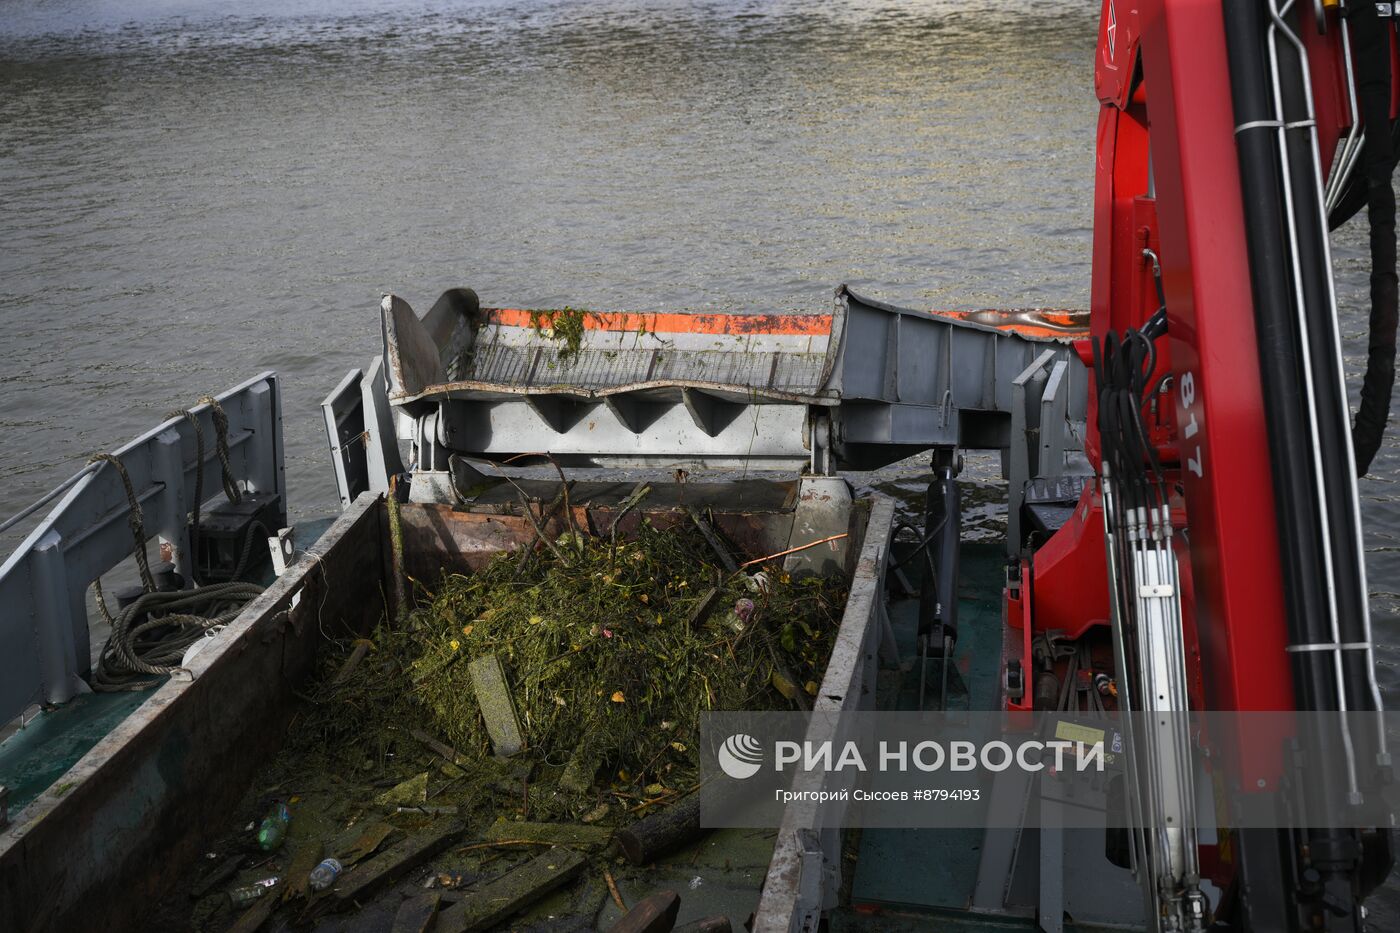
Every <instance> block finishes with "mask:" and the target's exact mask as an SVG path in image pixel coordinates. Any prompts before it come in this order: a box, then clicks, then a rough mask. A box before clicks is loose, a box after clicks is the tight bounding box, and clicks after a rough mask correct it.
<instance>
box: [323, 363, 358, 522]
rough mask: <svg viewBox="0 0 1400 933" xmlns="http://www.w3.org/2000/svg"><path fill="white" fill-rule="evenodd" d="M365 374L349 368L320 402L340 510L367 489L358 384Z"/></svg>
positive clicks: (348, 505) (347, 506)
mask: <svg viewBox="0 0 1400 933" xmlns="http://www.w3.org/2000/svg"><path fill="white" fill-rule="evenodd" d="M363 378H364V374H363V373H361V372H360V371H359V370H358V369H352V370H350V372H348V373H346V374H345V378H344V379H342V380H340V384H339V385H337V386H336V387H335V388H334V389H332V390H331V394H330V395H327V396H326V398H325V400H324V401H322V402H321V415H322V417H324V418H325V422H326V439H327V440H328V441H329V442H330V451H331V468H332V469H333V470H334V471H335V488H336V492H337V493H339V495H340V507H341V508H342V509H346V508H349V507H350V503H352V502H354V501H355V497H356V496H358V495H359V494H360V493H362V492H366V491H368V490H369V464H368V457H367V454H366V453H365V448H366V445H367V443H368V441H369V437H368V433H367V431H366V428H365V412H364V393H363V391H362V390H361V388H360V383H361V381H362V379H363Z"/></svg>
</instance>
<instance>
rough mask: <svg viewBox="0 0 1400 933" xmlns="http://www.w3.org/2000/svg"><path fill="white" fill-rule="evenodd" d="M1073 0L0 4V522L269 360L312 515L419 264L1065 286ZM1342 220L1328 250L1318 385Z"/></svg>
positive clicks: (716, 294)
mask: <svg viewBox="0 0 1400 933" xmlns="http://www.w3.org/2000/svg"><path fill="white" fill-rule="evenodd" d="M289 8H294V9H295V12H292V13H288V12H286V10H287V9H289ZM1097 15H1098V4H1097V2H1095V0H1072V2H1066V0H1062V2H1055V3H1039V4H1026V3H1014V4H1013V3H1004V2H998V0H967V2H954V0H907V2H901V3H894V2H890V0H834V2H818V0H768V2H737V0H712V2H707V3H705V2H690V3H687V2H679V0H674V2H672V0H578V2H544V0H538V2H536V0H503V2H493V0H456V2H453V0H408V2H395V0H343V2H330V0H307V2H302V3H298V4H285V3H280V2H273V0H245V2H242V3H238V4H229V3H226V2H214V0H132V2H128V3H123V4H111V3H105V2H102V0H0V349H3V351H4V353H3V362H0V475H3V476H4V477H6V481H5V483H4V485H3V486H0V516H5V515H8V514H10V513H12V512H14V511H16V510H18V509H19V508H21V507H23V506H24V505H26V504H28V503H29V502H30V501H32V500H33V499H34V498H36V497H37V496H38V495H40V494H41V493H42V492H44V491H45V490H46V489H47V488H49V487H50V486H52V485H53V484H54V483H56V482H58V481H59V480H61V479H63V478H65V477H67V476H68V475H69V474H71V473H72V472H73V471H74V470H76V469H77V468H78V467H80V466H81V465H82V463H83V461H84V460H85V459H86V458H87V457H88V455H90V454H91V453H92V452H94V451H97V450H103V449H110V448H111V447H113V446H115V445H117V444H118V443H120V442H122V441H124V440H126V439H127V438H129V437H131V436H132V435H135V434H136V433H138V432H140V431H143V430H145V429H146V428H148V427H149V426H151V425H152V424H154V423H156V422H157V421H159V420H160V419H161V418H162V416H163V414H164V413H165V412H166V411H168V410H169V409H171V408H172V407H177V406H183V405H188V404H190V403H192V402H194V401H195V400H196V399H197V398H198V397H199V396H200V395H202V394H205V393H206V392H210V391H215V390H218V389H221V388H224V387H227V386H229V385H232V384H233V383H235V382H238V381H240V380H242V379H243V378H244V377H246V376H248V375H251V374H253V373H255V372H258V371H260V370H263V369H276V370H278V371H279V372H280V373H281V374H282V377H283V379H284V383H283V384H284V387H285V401H284V406H285V407H284V417H285V424H286V437H287V461H288V475H289V482H290V485H291V496H292V504H293V511H294V512H295V513H296V514H299V515H313V514H319V513H326V512H329V511H332V510H333V509H334V507H335V495H334V490H333V487H332V484H331V481H330V470H329V463H328V455H327V453H326V450H325V438H324V434H323V429H322V427H321V416H320V412H319V408H318V404H319V402H320V400H321V398H322V397H323V396H324V395H325V394H326V393H327V392H328V391H329V389H330V388H331V387H332V386H334V384H335V383H336V381H337V380H338V379H339V377H340V376H342V375H343V374H344V373H345V372H346V371H347V370H348V369H350V368H351V367H353V366H358V365H360V364H361V363H362V362H363V361H364V360H365V359H367V358H368V357H369V356H370V355H371V354H373V353H374V352H376V349H377V347H378V344H379V334H378V316H377V301H378V298H379V296H380V294H381V293H382V292H386V291H393V292H395V293H398V294H400V295H402V296H404V297H405V298H407V299H408V300H409V301H410V302H412V303H413V304H414V305H415V306H416V307H418V309H419V310H420V311H422V310H425V309H426V308H427V307H428V305H429V304H431V302H432V301H433V300H434V299H435V298H436V296H437V295H438V294H439V292H440V291H441V290H442V289H444V288H446V287H450V286H455V285H468V286H471V287H473V288H475V289H476V290H477V291H478V292H479V293H480V295H481V296H482V299H483V302H484V303H486V304H495V305H513V306H517V307H557V306H561V305H564V304H569V305H572V306H575V307H587V308H595V309H630V310H645V311H649V310H671V309H710V310H735V311H788V310H820V309H825V308H827V307H829V305H830V301H831V293H832V289H833V288H834V287H835V286H836V285H837V284H839V283H842V282H846V283H849V284H851V285H852V286H853V287H855V288H857V289H858V290H860V291H862V292H864V293H868V294H871V295H874V296H878V297H882V298H885V299H887V300H890V301H894V302H897V303H900V304H905V305H910V306H915V307H943V308H971V307H997V306H1002V307H1006V306H1028V305H1042V306H1046V305H1048V306H1057V307H1085V306H1086V305H1087V302H1088V283H1089V264H1090V201H1091V194H1092V176H1093V144H1094V125H1095V116H1096V105H1095V102H1094V99H1093V95H1092V92H1091V73H1090V65H1089V62H1090V59H1091V55H1092V52H1093V45H1094V37H1095V34H1096V28H1097V27H1096V23H1097ZM1365 234H1366V229H1365V222H1364V218H1361V219H1359V220H1357V221H1354V222H1352V223H1351V224H1349V225H1348V227H1346V228H1344V229H1343V230H1342V231H1340V232H1339V233H1338V234H1337V236H1336V243H1335V246H1336V252H1337V261H1338V267H1339V294H1340V296H1341V303H1342V306H1343V314H1342V325H1343V330H1344V333H1345V335H1346V348H1345V349H1346V355H1347V361H1348V366H1349V369H1350V371H1351V373H1352V377H1353V382H1358V381H1359V373H1360V370H1361V367H1362V365H1363V363H1364V351H1365V321H1366V317H1365V308H1366V302H1367V296H1366V291H1365V287H1366V266H1367V256H1366V252H1365ZM1398 451H1400V447H1397V442H1396V440H1395V436H1394V434H1393V433H1392V435H1391V437H1390V439H1389V440H1388V441H1387V445H1386V447H1385V449H1384V450H1383V452H1382V454H1381V457H1380V458H1379V460H1378V462H1377V464H1376V466H1375V468H1374V470H1373V473H1372V475H1371V476H1369V477H1368V478H1366V479H1365V480H1364V481H1363V482H1362V484H1361V493H1362V496H1363V512H1364V516H1365V519H1366V544H1367V566H1368V570H1369V574H1370V586H1371V590H1372V606H1373V611H1374V613H1375V616H1376V619H1377V626H1378V634H1379V639H1380V641H1381V642H1382V643H1383V645H1382V648H1381V650H1380V662H1381V666H1382V670H1381V681H1382V684H1383V686H1384V688H1385V690H1386V693H1387V694H1388V697H1389V699H1390V703H1389V705H1391V706H1392V707H1394V706H1395V705H1397V701H1400V648H1398V647H1397V645H1400V541H1397V535H1400V494H1397V492H1398V490H1397V479H1398V478H1400V452H1398ZM885 479H886V481H887V482H886V488H889V489H892V490H894V491H896V492H906V493H913V492H914V491H915V490H916V489H917V486H918V484H917V482H915V481H914V480H913V478H912V477H911V476H908V475H899V474H895V475H891V476H888V477H885ZM982 501H984V505H983V507H981V508H980V509H979V510H978V512H977V514H976V519H975V520H976V521H977V522H979V523H981V524H982V525H984V526H985V525H987V524H989V523H990V524H995V523H996V522H997V520H998V519H997V514H996V513H997V508H996V506H995V505H994V504H993V505H986V504H985V496H984V497H982ZM14 543H15V541H14V539H13V537H12V536H9V537H5V538H4V539H3V540H0V546H3V547H5V548H8V547H10V546H12V545H13V544H14Z"/></svg>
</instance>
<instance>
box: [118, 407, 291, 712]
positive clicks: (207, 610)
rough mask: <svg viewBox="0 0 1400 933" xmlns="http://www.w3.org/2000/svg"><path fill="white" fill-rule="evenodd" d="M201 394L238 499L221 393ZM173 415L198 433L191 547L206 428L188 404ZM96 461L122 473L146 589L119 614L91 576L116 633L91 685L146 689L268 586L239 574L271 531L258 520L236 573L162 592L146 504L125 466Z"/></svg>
mask: <svg viewBox="0 0 1400 933" xmlns="http://www.w3.org/2000/svg"><path fill="white" fill-rule="evenodd" d="M200 401H201V402H202V403H205V404H208V405H209V406H210V408H211V410H212V415H213V420H214V430H215V433H216V435H217V451H218V456H219V462H220V465H221V467H222V471H223V487H224V495H225V496H227V497H228V500H229V501H230V502H233V503H237V502H238V501H239V500H240V499H241V498H242V492H241V491H240V490H239V488H238V484H237V483H236V482H235V481H234V479H233V471H232V468H231V466H230V462H229V454H228V416H227V415H226V414H224V410H223V408H222V407H221V406H220V405H219V403H218V402H217V401H216V400H215V399H213V398H211V397H209V396H205V397H204V398H202V399H200ZM167 417H171V418H177V417H183V418H184V419H185V420H187V421H188V422H190V424H191V425H193V427H194V432H195V449H196V453H195V478H194V489H195V495H194V510H193V512H192V514H191V517H190V546H191V549H193V548H194V547H195V546H196V542H197V541H198V540H199V521H200V504H201V503H202V501H203V499H204V430H203V428H202V427H201V426H200V424H199V419H198V418H197V417H196V416H195V415H194V413H193V412H191V411H189V410H184V409H182V410H180V411H175V412H171V413H170V414H169V415H168V416H167ZM92 462H93V463H107V464H110V465H111V466H112V467H113V468H114V469H115V470H116V471H117V476H118V477H120V478H121V481H122V488H123V490H125V492H126V501H127V509H128V514H127V524H128V526H130V528H131V534H132V539H133V546H132V554H133V556H134V557H135V559H136V566H137V570H138V572H139V573H140V576H141V586H142V589H144V590H145V592H144V593H143V594H142V595H141V596H140V597H139V598H137V599H136V600H135V601H134V602H132V603H131V604H130V605H129V606H127V607H126V608H124V609H122V610H121V611H120V612H118V613H117V615H116V616H115V617H114V616H113V615H112V614H111V612H110V611H109V610H108V608H107V603H106V600H105V599H104V598H103V594H102V581H101V580H100V579H99V580H95V581H93V590H94V595H95V596H96V598H97V606H98V609H99V610H100V611H101V613H102V615H103V617H104V618H105V619H106V620H107V621H108V623H110V624H111V626H112V633H111V634H110V635H109V636H108V637H107V643H106V644H105V645H103V646H102V653H101V655H100V656H99V657H98V660H97V667H96V669H95V670H94V671H93V674H92V678H91V681H92V688H93V690H96V691H99V692H106V693H111V692H117V691H125V690H146V689H149V688H150V687H153V686H156V685H157V684H159V683H160V678H161V677H163V676H164V675H166V674H169V673H170V672H171V671H174V670H177V669H178V668H179V666H180V662H181V661H182V660H183V659H184V656H185V651H186V650H187V649H188V648H189V646H190V645H192V644H194V643H195V642H196V641H198V640H199V639H200V638H203V637H204V636H205V635H206V634H209V633H211V632H212V631H214V630H216V629H219V628H222V627H223V626H225V625H227V624H228V623H230V622H232V621H233V620H234V619H235V618H237V617H238V614H239V613H240V612H242V611H243V607H244V606H246V605H247V604H248V603H249V602H251V601H252V600H253V599H255V598H257V596H258V595H259V594H261V593H262V592H263V587H261V586H259V585H258V584H256V583H247V582H242V581H240V580H239V579H238V578H239V577H242V576H243V573H244V571H246V570H247V565H248V559H249V557H250V556H251V555H252V552H253V544H254V543H255V542H256V541H257V540H258V537H259V535H258V532H259V531H261V533H262V536H263V537H268V536H269V535H270V534H271V533H270V532H269V531H268V529H267V527H266V526H265V525H263V523H262V522H257V521H255V522H253V523H252V525H250V526H249V528H248V531H247V535H246V537H245V538H244V541H243V549H242V552H241V553H240V555H239V558H238V564H237V566H236V567H235V569H234V572H233V579H232V580H230V581H227V582H223V583H213V584H209V585H208V586H196V587H194V588H193V589H188V590H173V591H170V592H157V591H156V584H155V578H154V576H153V575H152V573H151V568H150V562H149V560H148V558H147V556H146V530H145V525H144V522H143V519H142V514H141V503H140V501H139V500H138V499H137V498H136V491H135V489H134V487H133V486H132V483H131V477H130V476H128V475H127V472H126V466H125V465H124V464H123V463H122V462H121V461H120V460H119V459H117V458H116V457H114V456H112V455H111V454H107V453H102V454H97V455H96V456H94V457H93V458H92ZM194 582H196V583H197V582H198V581H197V580H196V581H194Z"/></svg>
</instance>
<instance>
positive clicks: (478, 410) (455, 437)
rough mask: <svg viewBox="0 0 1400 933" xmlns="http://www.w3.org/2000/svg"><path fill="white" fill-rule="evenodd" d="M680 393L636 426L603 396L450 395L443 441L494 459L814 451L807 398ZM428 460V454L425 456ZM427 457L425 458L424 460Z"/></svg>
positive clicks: (783, 465)
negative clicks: (728, 402) (730, 399)
mask: <svg viewBox="0 0 1400 933" xmlns="http://www.w3.org/2000/svg"><path fill="white" fill-rule="evenodd" d="M708 404H709V402H708V401H707V400H705V399H703V398H692V400H691V404H690V405H687V404H685V403H684V402H683V401H682V400H681V399H680V398H676V399H674V400H672V401H670V402H668V403H656V404H655V406H654V410H653V411H651V412H650V413H649V414H648V416H647V417H648V418H649V419H650V420H649V423H648V426H647V428H646V430H645V431H643V432H640V433H639V432H636V431H634V430H633V429H632V427H631V426H629V424H628V423H627V422H626V421H624V420H622V419H620V418H619V417H618V413H617V411H616V410H614V409H612V408H610V407H609V406H607V405H606V404H603V403H601V402H593V403H580V402H577V401H575V400H572V399H565V400H560V399H546V400H544V401H543V402H536V403H535V404H533V405H532V404H531V403H529V402H526V401H511V402H494V401H480V400H468V399H462V400H456V401H452V402H444V403H442V406H441V409H440V411H439V414H438V431H437V435H436V438H435V440H436V442H437V444H439V445H441V446H442V447H443V448H446V449H447V450H452V451H459V452H464V453H469V454H470V455H476V456H482V457H485V458H488V459H504V458H505V457H509V456H513V455H515V454H520V453H532V452H539V451H549V452H550V453H551V454H553V455H554V456H556V457H558V458H560V459H561V461H562V462H571V463H574V464H584V465H601V464H607V465H610V466H667V465H673V464H674V465H681V464H686V465H711V466H715V465H724V464H729V465H733V466H736V467H737V466H743V465H744V464H746V463H747V464H748V465H749V466H750V467H751V468H752V469H782V470H788V469H794V468H800V467H801V466H802V465H804V464H806V463H807V462H809V461H810V459H811V449H810V446H809V442H808V440H807V407H806V406H805V405H746V406H739V405H735V406H733V410H732V411H725V410H707V409H706V405H708ZM420 461H421V456H420ZM422 465H423V464H422V463H421V462H420V467H421V466H422Z"/></svg>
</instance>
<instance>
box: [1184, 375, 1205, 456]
mask: <svg viewBox="0 0 1400 933" xmlns="http://www.w3.org/2000/svg"><path fill="white" fill-rule="evenodd" d="M1181 407H1182V412H1183V415H1184V417H1185V419H1186V423H1185V424H1184V425H1183V426H1182V429H1181V437H1182V440H1183V441H1190V440H1191V439H1192V438H1194V437H1195V436H1196V435H1197V434H1199V433H1200V432H1201V421H1200V418H1199V417H1198V416H1197V413H1196V377H1195V374H1193V373H1190V372H1186V373H1182V375H1181ZM1182 452H1183V453H1184V454H1186V469H1188V470H1190V471H1191V472H1192V473H1195V474H1196V475H1197V476H1198V477H1200V476H1205V467H1204V466H1203V465H1202V457H1201V445H1200V443H1199V442H1197V443H1196V445H1195V447H1194V450H1193V448H1192V447H1191V446H1189V445H1183V447H1182Z"/></svg>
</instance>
